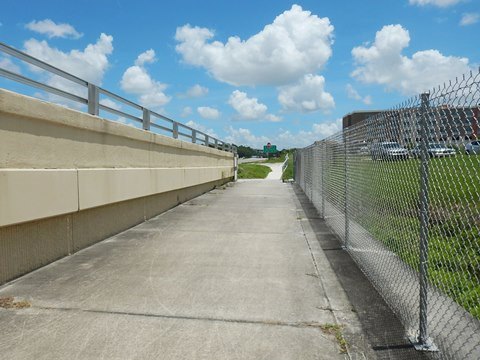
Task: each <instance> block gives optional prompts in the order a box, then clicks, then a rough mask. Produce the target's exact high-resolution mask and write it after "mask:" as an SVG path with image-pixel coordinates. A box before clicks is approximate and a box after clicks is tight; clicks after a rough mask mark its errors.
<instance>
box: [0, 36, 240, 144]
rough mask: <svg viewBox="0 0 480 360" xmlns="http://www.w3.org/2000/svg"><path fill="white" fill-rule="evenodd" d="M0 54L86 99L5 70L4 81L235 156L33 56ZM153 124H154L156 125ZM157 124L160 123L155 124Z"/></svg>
mask: <svg viewBox="0 0 480 360" xmlns="http://www.w3.org/2000/svg"><path fill="white" fill-rule="evenodd" d="M0 52H3V53H5V54H7V55H9V56H12V57H14V58H16V59H18V60H21V61H23V62H25V63H28V64H30V65H32V66H34V67H36V68H39V69H42V70H45V71H47V72H49V73H50V74H53V75H56V76H59V77H61V78H62V79H65V80H67V81H69V82H71V83H74V84H76V85H79V86H81V87H83V88H85V89H86V90H87V97H86V98H84V97H82V96H79V95H77V94H73V93H71V92H68V91H65V90H62V89H59V88H56V87H53V86H50V85H48V84H44V83H41V82H39V81H36V80H33V79H31V78H28V77H26V76H23V75H21V74H17V73H15V72H12V71H9V70H7V69H3V68H0V76H3V77H5V78H7V79H10V80H13V81H16V82H18V83H22V84H25V85H28V86H31V87H34V88H37V89H41V90H44V91H46V92H49V93H51V94H54V95H57V96H60V97H62V98H66V99H69V100H71V101H74V102H77V103H80V104H83V105H86V106H87V112H88V113H89V114H91V115H95V116H99V113H100V110H103V111H106V112H108V113H110V114H113V115H118V116H120V117H124V118H127V119H130V120H132V121H135V122H138V123H141V124H142V128H143V129H144V130H147V131H153V129H158V130H162V131H165V132H167V133H170V134H171V136H172V137H173V138H175V139H178V138H179V136H183V137H186V138H188V139H190V140H191V142H192V143H194V144H200V145H205V146H208V147H213V148H216V149H220V150H224V151H229V152H233V153H236V151H237V148H236V146H235V145H233V144H228V143H226V142H224V141H222V140H219V139H216V138H214V137H212V136H210V135H208V134H206V133H204V132H202V131H199V130H196V129H194V128H192V127H190V126H187V125H184V124H182V123H179V122H177V121H175V120H172V119H170V118H168V117H166V116H164V115H161V114H159V113H157V112H155V111H153V110H150V109H148V108H146V107H144V106H141V105H139V104H136V103H134V102H132V101H130V100H128V99H125V98H123V97H121V96H119V95H117V94H114V93H112V92H110V91H108V90H106V89H103V88H101V87H99V86H97V85H95V84H92V83H89V82H88V81H86V80H83V79H81V78H79V77H77V76H75V75H72V74H69V73H68V72H66V71H63V70H61V69H59V68H57V67H55V66H52V65H50V64H47V63H46V62H44V61H42V60H39V59H36V58H34V57H33V56H30V55H28V54H26V53H24V52H21V51H19V50H17V49H15V48H13V47H11V46H8V45H6V44H4V43H2V42H0ZM100 95H103V96H105V97H107V98H110V99H113V100H115V101H117V102H120V103H122V104H123V105H127V106H129V107H131V108H133V109H136V110H138V111H140V112H141V113H142V117H138V116H134V115H132V114H129V113H127V112H125V111H121V110H119V109H114V108H112V107H109V106H107V105H104V104H102V103H101V101H100ZM156 120H157V121H156ZM158 120H160V121H161V122H158Z"/></svg>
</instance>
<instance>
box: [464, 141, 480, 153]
mask: <svg viewBox="0 0 480 360" xmlns="http://www.w3.org/2000/svg"><path fill="white" fill-rule="evenodd" d="M465 153H466V154H467V155H470V154H480V141H478V140H475V141H470V142H469V143H468V144H467V145H465Z"/></svg>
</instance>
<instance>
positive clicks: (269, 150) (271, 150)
mask: <svg viewBox="0 0 480 360" xmlns="http://www.w3.org/2000/svg"><path fill="white" fill-rule="evenodd" d="M276 152H277V145H272V144H270V143H268V144H267V145H263V153H264V154H275V153H276Z"/></svg>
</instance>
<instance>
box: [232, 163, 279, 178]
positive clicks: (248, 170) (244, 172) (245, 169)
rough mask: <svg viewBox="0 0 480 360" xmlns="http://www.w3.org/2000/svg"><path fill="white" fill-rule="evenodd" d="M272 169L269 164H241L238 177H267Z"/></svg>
mask: <svg viewBox="0 0 480 360" xmlns="http://www.w3.org/2000/svg"><path fill="white" fill-rule="evenodd" d="M270 171H272V169H270V168H269V167H268V166H263V165H258V164H252V163H249V164H248V163H247V164H239V165H238V178H239V179H265V178H266V177H267V175H268V173H269V172H270Z"/></svg>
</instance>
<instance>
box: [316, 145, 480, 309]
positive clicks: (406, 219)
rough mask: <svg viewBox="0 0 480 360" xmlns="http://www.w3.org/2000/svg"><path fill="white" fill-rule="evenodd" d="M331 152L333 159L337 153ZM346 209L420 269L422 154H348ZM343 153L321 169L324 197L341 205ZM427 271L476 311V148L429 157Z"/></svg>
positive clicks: (479, 207) (479, 195) (479, 169)
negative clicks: (377, 157) (388, 157)
mask: <svg viewBox="0 0 480 360" xmlns="http://www.w3.org/2000/svg"><path fill="white" fill-rule="evenodd" d="M334 160H335V159H334ZM347 163H348V167H347V170H348V189H349V191H348V200H349V216H350V217H351V218H352V219H353V220H354V221H356V222H357V223H359V224H361V225H362V226H363V227H364V228H365V229H367V230H368V231H369V232H370V233H371V234H372V235H373V236H374V237H375V238H376V239H378V240H380V241H382V242H383V243H384V244H385V245H386V246H387V247H388V248H390V249H391V250H392V251H394V252H395V253H396V254H397V255H398V256H399V257H401V258H402V259H403V260H404V261H405V262H406V263H407V264H408V265H410V266H411V267H412V268H414V269H416V270H418V267H419V265H418V263H419V227H420V223H419V220H418V215H419V208H420V198H419V193H420V170H419V167H420V161H419V160H417V159H409V160H404V161H372V160H371V159H370V157H368V156H360V155H358V156H357V155H356V156H353V157H352V158H350V159H349V160H348V161H347ZM344 169H345V168H344V160H343V159H336V161H333V162H331V163H330V164H329V165H328V166H327V168H326V170H325V180H326V184H327V185H326V186H327V194H328V195H327V198H328V201H330V202H332V203H333V204H336V205H337V206H338V207H339V208H343V207H342V206H343V202H344V190H343V189H344V182H345V175H344V174H345V172H344ZM429 188H430V191H429V213H430V219H429V261H428V263H429V279H430V282H431V283H432V284H434V285H435V286H436V287H437V288H439V289H441V290H442V291H443V292H444V293H446V294H448V295H449V296H450V297H451V298H453V299H454V300H455V301H456V302H457V303H458V304H460V305H461V306H463V307H464V308H465V309H466V310H467V311H469V312H470V313H471V314H472V315H474V316H475V317H477V318H480V233H479V231H480V191H479V189H480V156H467V155H463V154H457V156H455V157H452V158H442V159H431V161H430V162H429Z"/></svg>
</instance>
